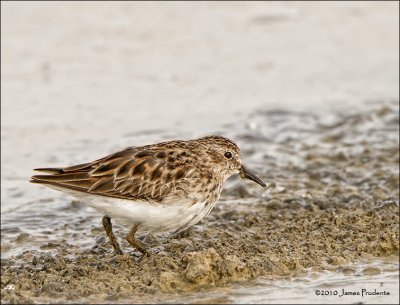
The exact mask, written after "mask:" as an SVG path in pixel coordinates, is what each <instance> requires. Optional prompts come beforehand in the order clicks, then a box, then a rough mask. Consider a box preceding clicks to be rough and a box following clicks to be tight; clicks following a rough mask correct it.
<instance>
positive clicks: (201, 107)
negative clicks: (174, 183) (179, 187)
mask: <svg viewBox="0 0 400 305" xmlns="http://www.w3.org/2000/svg"><path fill="white" fill-rule="evenodd" d="M94 6H95V7H94ZM398 8H399V4H398V3H396V2H368V3H367V2H366V3H364V2H329V4H328V3H321V2H232V3H225V2H224V3H222V2H221V3H219V2H199V3H172V2H170V3H168V2H166V3H162V4H160V3H148V2H146V3H145V2H115V3H112V4H111V3H110V2H108V3H106V2H102V3H89V2H82V3H81V2H80V3H78V2H63V3H51V2H46V3H39V2H30V3H27V2H26V3H22V4H19V3H16V2H5V3H3V2H2V11H1V14H2V16H1V17H2V27H1V42H2V43H1V49H2V50H1V51H2V56H1V65H2V69H1V84H2V89H4V90H2V93H1V94H2V96H1V99H2V104H1V110H2V111H1V116H2V120H1V124H2V125H1V141H2V151H1V157H2V158H1V174H2V175H1V179H2V181H1V212H2V213H1V275H2V277H1V302H2V303H24V302H25V303H27V302H28V303H31V302H49V303H64V302H70V303H72V302H75V303H76V302H85V303H87V302H92V303H116V302H118V303H119V302H121V303H123V302H125V303H131V302H146V303H153V302H169V303H173V302H186V301H188V302H191V303H202V302H204V303H207V302H209V303H213V302H216V303H249V302H258V303H267V302H272V303H279V302H282V301H285V302H287V303H293V302H297V301H299V302H301V303H310V302H316V301H317V302H318V301H319V300H321V299H316V297H315V293H314V292H313V291H312V290H310V289H317V288H332V287H336V288H343V287H349V288H354V289H360V288H365V287H369V288H371V289H374V288H376V289H381V288H385V289H386V288H387V289H389V290H390V291H392V292H396V293H397V294H396V293H394V294H392V296H391V297H390V298H389V297H384V298H380V299H378V298H357V297H355V298H347V299H345V298H341V299H332V298H330V299H324V301H325V300H326V301H327V302H334V301H335V300H336V301H337V302H342V303H345V302H347V303H356V302H364V303H371V302H372V303H376V302H381V303H386V302H387V303H395V302H397V300H398V298H397V299H396V296H398V292H397V291H398V288H399V281H398V258H399V245H398V237H399V226H398V216H399V213H398V203H399V171H398V166H399V150H398V147H399V139H398V134H399V117H398V115H399V108H398V101H399V70H398V66H399V57H398V53H399V50H398V46H399V38H398V37H399V19H398ZM391 101H393V102H391ZM166 108H167V109H168V111H166ZM215 133H216V134H221V135H225V136H228V137H230V138H232V139H233V140H235V141H236V142H237V143H238V144H239V146H240V147H241V148H242V152H243V159H244V160H245V162H246V164H248V166H249V167H251V168H253V169H254V170H255V171H256V172H257V173H258V174H260V176H261V177H262V178H263V179H265V180H266V181H268V182H269V183H274V184H275V188H269V189H268V190H261V189H260V188H259V187H258V186H256V185H253V184H252V183H248V182H245V181H241V180H239V179H238V178H235V179H231V180H228V181H227V183H226V185H225V188H224V193H223V195H222V198H221V202H220V203H219V204H218V205H217V207H216V208H215V209H214V210H213V211H212V212H211V214H210V215H209V216H208V217H206V218H205V219H204V220H203V221H202V222H201V223H200V224H198V225H197V226H195V227H193V228H192V230H191V231H189V232H187V234H186V235H183V236H180V237H179V238H175V239H173V238H171V237H169V236H147V237H145V242H146V243H148V244H149V245H152V252H153V255H152V256H151V257H150V258H148V259H147V260H145V261H143V262H142V264H141V265H137V264H136V263H135V260H136V259H137V257H138V253H136V252H134V251H133V250H132V249H131V248H130V247H129V245H128V244H127V243H126V242H124V241H123V237H124V236H125V235H126V233H127V231H128V228H124V227H121V226H119V224H118V223H114V227H115V231H116V235H117V236H118V238H119V239H120V241H122V245H123V248H124V250H125V252H126V254H125V255H124V256H122V257H113V256H112V253H111V249H110V245H109V244H108V243H107V239H106V237H105V234H104V232H103V228H102V225H101V216H102V215H99V214H98V213H96V212H95V211H94V210H92V209H90V208H88V207H86V206H85V205H84V204H81V203H79V202H76V201H74V200H73V199H71V197H68V196H66V195H64V194H62V193H60V192H56V191H53V190H50V189H46V188H44V187H40V186H37V185H32V184H29V182H28V181H29V177H30V176H31V175H32V169H33V168H36V167H41V166H49V167H50V166H64V165H72V164H77V163H83V162H87V161H88V160H94V159H96V158H99V157H102V156H104V155H106V154H108V153H112V152H114V151H117V150H119V149H122V148H125V147H127V146H131V145H142V144H147V143H154V142H159V141H162V140H171V139H178V138H181V139H189V138H195V137H197V136H204V135H207V134H215ZM394 279H395V280H394Z"/></svg>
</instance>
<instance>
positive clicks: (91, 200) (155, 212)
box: [62, 189, 215, 234]
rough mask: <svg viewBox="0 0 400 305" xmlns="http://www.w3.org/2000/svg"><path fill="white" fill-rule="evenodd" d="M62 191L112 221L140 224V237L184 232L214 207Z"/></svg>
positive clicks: (189, 202)
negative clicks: (143, 234) (145, 234)
mask: <svg viewBox="0 0 400 305" xmlns="http://www.w3.org/2000/svg"><path fill="white" fill-rule="evenodd" d="M62 191H64V192H66V193H69V194H71V195H73V196H74V197H76V198H78V199H79V200H80V201H82V202H83V203H85V204H87V205H89V206H91V207H93V208H95V209H96V210H98V211H99V212H101V213H102V214H103V215H107V216H109V217H111V219H116V220H117V221H120V222H121V223H123V224H125V225H129V226H131V225H134V224H138V225H139V227H138V233H139V234H140V233H156V232H171V231H175V232H177V231H181V230H185V229H187V228H189V227H190V226H192V225H194V224H196V223H197V222H199V221H200V220H201V219H202V218H203V217H204V216H206V215H207V214H208V213H209V212H210V211H211V209H212V208H213V207H214V204H215V203H210V204H206V202H201V203H200V202H199V203H196V204H192V201H191V200H190V201H186V202H185V201H183V202H176V203H174V204H162V203H160V204H155V203H147V202H144V201H132V200H125V199H119V198H112V197H105V196H98V195H93V194H86V193H81V192H75V191H71V190H65V189H62Z"/></svg>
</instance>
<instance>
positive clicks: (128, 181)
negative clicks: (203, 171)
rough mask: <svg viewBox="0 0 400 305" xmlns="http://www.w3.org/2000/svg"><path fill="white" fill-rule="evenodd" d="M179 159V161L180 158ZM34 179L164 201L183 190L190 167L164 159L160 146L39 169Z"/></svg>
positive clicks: (119, 195)
mask: <svg viewBox="0 0 400 305" xmlns="http://www.w3.org/2000/svg"><path fill="white" fill-rule="evenodd" d="M178 161H179V160H178ZM40 170H41V171H43V172H47V173H50V174H49V175H35V176H33V177H32V180H31V182H34V183H40V184H44V185H46V184H49V185H55V186H58V187H60V188H67V189H68V188H70V189H74V190H78V191H80V192H86V193H92V194H96V195H101V196H109V197H118V198H124V199H131V200H148V201H157V202H161V201H163V200H164V199H165V198H166V197H168V196H174V195H175V194H178V193H179V194H181V193H182V187H180V188H177V186H180V185H183V184H185V183H188V177H187V176H188V175H187V174H188V172H189V171H190V172H191V173H193V170H191V166H190V165H189V164H187V163H185V162H177V160H176V159H173V158H172V159H170V160H169V159H168V160H167V158H165V153H164V152H163V151H162V150H161V149H157V148H153V149H151V148H147V149H141V148H128V149H125V150H122V151H119V152H117V153H114V154H111V155H108V156H106V157H104V158H102V159H99V160H96V161H93V162H91V163H83V164H79V165H74V166H70V167H65V168H51V169H46V168H42V169H40Z"/></svg>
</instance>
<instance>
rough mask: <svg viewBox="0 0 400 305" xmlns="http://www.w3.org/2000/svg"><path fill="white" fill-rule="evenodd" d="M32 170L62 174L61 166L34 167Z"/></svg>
mask: <svg viewBox="0 0 400 305" xmlns="http://www.w3.org/2000/svg"><path fill="white" fill-rule="evenodd" d="M34 171H36V172H42V173H48V174H62V173H63V169H62V168H35V169H34Z"/></svg>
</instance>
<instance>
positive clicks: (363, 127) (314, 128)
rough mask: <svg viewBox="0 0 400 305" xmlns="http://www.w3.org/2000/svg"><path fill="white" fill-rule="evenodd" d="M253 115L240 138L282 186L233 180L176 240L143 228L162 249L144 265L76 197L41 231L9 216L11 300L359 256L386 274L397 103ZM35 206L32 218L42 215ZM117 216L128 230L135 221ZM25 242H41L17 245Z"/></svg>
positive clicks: (129, 297) (394, 192)
mask: <svg viewBox="0 0 400 305" xmlns="http://www.w3.org/2000/svg"><path fill="white" fill-rule="evenodd" d="M289 122H291V124H289ZM245 124H246V126H247V130H246V128H241V130H245V131H242V132H240V133H239V134H236V137H235V138H236V139H238V142H239V143H240V144H239V145H240V146H241V147H242V148H243V154H244V155H245V156H246V157H245V159H247V160H248V161H249V162H250V164H252V166H253V167H255V168H256V170H257V172H259V173H261V176H262V177H263V178H265V180H266V181H268V182H270V183H273V184H274V187H272V188H269V189H268V190H266V191H260V189H259V188H257V187H256V186H253V185H252V184H251V183H249V184H247V182H244V181H240V180H239V179H231V180H228V183H227V186H226V188H225V190H224V192H223V196H222V199H221V202H219V203H218V204H217V206H216V207H215V208H214V209H213V211H212V212H211V214H210V215H209V216H207V217H206V218H205V219H204V220H202V221H201V223H200V224H198V225H196V226H194V227H192V228H191V229H190V230H188V231H187V232H185V233H183V234H181V236H178V237H175V238H171V237H169V236H144V239H143V241H144V242H145V243H147V244H149V245H151V247H152V248H151V249H152V250H151V251H152V253H153V254H152V255H151V256H150V257H148V258H146V259H145V260H143V261H142V262H141V263H140V264H138V263H137V262H136V260H137V258H138V256H139V253H136V252H134V251H133V250H131V249H130V248H129V246H128V245H127V243H126V242H123V243H122V246H123V248H124V249H125V250H126V253H125V254H124V255H122V256H113V255H112V253H111V248H110V245H109V244H108V241H107V239H106V237H105V234H104V232H103V229H102V227H101V224H100V218H101V217H100V215H98V214H96V212H94V211H91V210H88V208H86V207H84V206H83V205H81V204H79V203H77V202H75V201H67V202H65V204H63V205H62V206H61V207H60V208H59V209H57V210H56V211H59V213H57V212H56V213H55V214H54V215H50V216H51V217H52V218H53V219H54V224H53V226H52V227H51V229H50V228H49V230H47V231H46V230H44V228H41V226H40V224H38V226H37V229H38V231H37V232H36V233H26V232H20V231H19V230H18V226H16V225H15V224H17V223H18V222H19V221H20V220H21V218H24V217H27V215H25V216H24V211H19V213H18V217H20V219H15V218H14V219H13V220H12V219H10V218H9V216H7V215H10V214H7V215H6V217H5V218H3V219H2V220H3V222H5V223H7V226H4V227H3V229H2V253H3V252H7V251H8V252H9V253H10V256H8V257H5V258H2V278H1V288H2V291H1V292H2V303H24V302H25V303H31V302H94V303H99V302H100V303H103V302H106V303H107V302H108V303H113V302H153V301H154V300H164V301H165V300H167V301H168V300H171V299H173V297H174V296H176V294H180V295H182V296H184V295H185V293H186V294H188V293H189V295H190V293H191V292H197V291H199V290H201V289H204V291H205V294H207V291H212V289H213V288H216V287H229V285H232V284H234V283H236V284H238V283H243V284H245V283H249V281H252V280H254V279H257V278H260V277H267V278H269V279H276V280H278V279H280V280H281V279H291V278H296V277H298V278H302V277H304V276H306V275H307V273H309V272H310V270H311V271H313V272H319V271H323V270H329V271H335V272H339V273H344V274H349V273H350V274H351V273H355V271H354V269H352V268H351V267H349V266H350V265H351V264H353V263H355V262H356V263H364V264H366V267H365V268H364V269H363V270H362V274H363V275H364V276H369V275H376V274H380V273H381V272H384V271H383V269H381V268H380V267H379V266H378V267H376V266H375V267H369V266H368V264H372V263H373V262H375V261H377V260H378V259H386V260H389V261H392V262H393V263H394V262H396V261H398V256H399V206H398V204H399V201H398V197H399V176H398V164H399V153H398V138H397V135H396V132H397V131H398V126H399V118H398V108H397V104H396V103H392V104H391V103H387V104H386V105H379V104H376V105H369V106H367V107H366V109H365V110H364V111H357V112H353V113H351V112H350V113H346V114H345V113H338V114H331V116H330V117H328V116H326V115H321V116H319V115H318V114H316V113H313V114H307V113H298V112H288V111H278V110H277V111H266V112H261V111H259V112H257V113H256V114H254V115H253V116H251V118H249V120H248V122H247V123H245ZM270 125H273V126H274V133H275V134H273V133H271V128H270ZM231 127H234V126H231ZM238 127H240V126H238ZM235 129H236V128H231V129H230V130H235ZM294 135H296V136H294ZM54 201H55V200H54ZM42 204H44V205H48V204H51V205H56V204H58V203H57V202H44V203H42ZM29 213H30V215H29V217H30V219H31V221H32V224H35V219H37V221H40V217H43V215H39V213H38V214H37V215H35V214H33V215H32V211H30V212H29ZM68 215H69V216H68ZM13 217H16V214H13ZM44 217H46V216H44ZM115 226H116V234H117V235H118V236H119V237H121V236H124V235H123V234H125V233H126V230H127V228H121V227H120V226H118V224H116V225H115ZM33 239H35V240H33ZM24 244H25V245H26V244H30V246H31V248H30V249H29V250H26V251H20V253H19V254H15V251H16V249H18V247H20V248H19V249H20V250H21V245H24ZM35 245H36V246H37V248H36V249H35V248H34V246H35ZM32 248H33V249H34V250H32ZM13 252H14V254H12V253H13ZM168 295H169V296H170V299H168V298H166V296H168ZM223 300H224V299H223V298H222V299H221V302H224V301H223ZM194 302H201V299H199V300H197V301H194Z"/></svg>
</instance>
